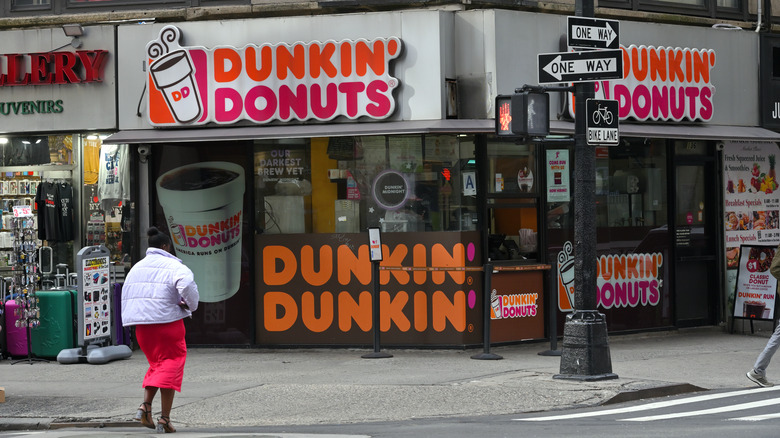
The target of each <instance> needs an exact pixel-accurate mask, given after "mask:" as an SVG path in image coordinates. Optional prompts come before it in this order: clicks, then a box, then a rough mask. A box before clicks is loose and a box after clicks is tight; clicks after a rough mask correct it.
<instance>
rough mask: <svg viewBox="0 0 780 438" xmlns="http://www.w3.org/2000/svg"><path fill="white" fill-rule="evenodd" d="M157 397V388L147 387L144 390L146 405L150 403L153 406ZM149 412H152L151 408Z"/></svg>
mask: <svg viewBox="0 0 780 438" xmlns="http://www.w3.org/2000/svg"><path fill="white" fill-rule="evenodd" d="M155 395H157V387H156V386H147V387H146V388H144V403H149V404H150V405H151V404H152V401H154V396H155ZM149 411H151V408H149Z"/></svg>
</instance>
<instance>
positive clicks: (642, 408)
mask: <svg viewBox="0 0 780 438" xmlns="http://www.w3.org/2000/svg"><path fill="white" fill-rule="evenodd" d="M777 390H780V386H771V387H766V388H752V389H745V390H741V391H734V392H722V393H717V394H707V395H700V396H695V397H689V398H682V399H677V400H668V401H663V402H655V403H648V404H645V405H637V406H628V407H625V408H615V409H606V410H600V411H590V412H578V413H574V414H564V415H553V416H548V417H532V418H515V419H514V420H515V421H556V420H570V419H575V418H587V417H601V416H605V415H617V414H625V413H631V412H640V411H647V410H652V409H662V408H667V407H671V406H679V405H684V404H689V403H698V402H702V401H708V400H717V399H721V398H727V397H738V396H741V395H746V394H755V393H759V392H769V391H777Z"/></svg>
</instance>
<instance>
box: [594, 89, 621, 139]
mask: <svg viewBox="0 0 780 438" xmlns="http://www.w3.org/2000/svg"><path fill="white" fill-rule="evenodd" d="M585 114H586V115H587V121H586V123H585V125H586V127H587V131H588V144H589V145H605V146H617V145H618V144H619V143H620V136H619V134H618V101H617V100H602V99H588V100H587V101H586V102H585Z"/></svg>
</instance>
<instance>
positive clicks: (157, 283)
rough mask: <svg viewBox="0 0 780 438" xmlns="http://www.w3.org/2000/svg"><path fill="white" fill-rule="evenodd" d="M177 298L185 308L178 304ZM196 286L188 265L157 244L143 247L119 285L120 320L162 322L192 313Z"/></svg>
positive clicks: (125, 323) (129, 322)
mask: <svg viewBox="0 0 780 438" xmlns="http://www.w3.org/2000/svg"><path fill="white" fill-rule="evenodd" d="M180 299H184V302H185V303H187V306H189V310H187V309H183V308H181V307H180V306H179V301H180ZM199 299H200V295H199V294H198V286H197V285H196V284H195V280H194V277H193V274H192V271H191V270H190V268H188V267H187V266H185V265H184V263H182V262H181V260H180V259H179V258H177V257H176V256H174V255H172V254H170V253H168V252H166V251H163V250H162V249H158V248H149V249H147V250H146V257H144V258H143V259H142V260H141V261H140V262H138V263H136V264H135V265H134V266H133V267H132V268H131V269H130V272H128V274H127V278H125V283H124V285H123V286H122V324H123V325H125V326H130V325H138V324H164V323H168V322H173V321H178V320H180V319H182V318H186V317H188V316H192V312H194V311H195V310H197V309H198V300H199Z"/></svg>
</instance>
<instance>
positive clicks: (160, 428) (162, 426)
mask: <svg viewBox="0 0 780 438" xmlns="http://www.w3.org/2000/svg"><path fill="white" fill-rule="evenodd" d="M163 421H165V422H164V423H163ZM163 432H164V433H174V432H176V429H175V428H174V427H173V425H171V419H170V418H168V416H166V415H160V418H158V419H157V433H163Z"/></svg>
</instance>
